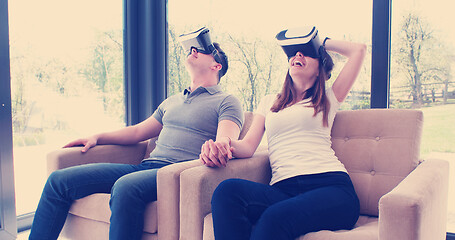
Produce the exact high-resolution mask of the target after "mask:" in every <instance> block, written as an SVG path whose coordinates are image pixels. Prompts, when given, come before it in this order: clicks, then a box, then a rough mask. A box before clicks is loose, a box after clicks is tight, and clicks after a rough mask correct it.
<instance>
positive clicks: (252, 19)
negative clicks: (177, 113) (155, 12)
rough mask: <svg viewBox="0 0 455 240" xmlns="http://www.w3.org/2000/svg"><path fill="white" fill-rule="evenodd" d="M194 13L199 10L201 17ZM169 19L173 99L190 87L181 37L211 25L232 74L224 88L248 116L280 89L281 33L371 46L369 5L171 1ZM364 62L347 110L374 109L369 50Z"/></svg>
mask: <svg viewBox="0 0 455 240" xmlns="http://www.w3.org/2000/svg"><path fill="white" fill-rule="evenodd" d="M195 9H200V10H197V14H195V12H194V11H193V10H195ZM202 9H204V10H202ZM340 9H343V10H342V11H341V10H340ZM168 15H169V17H168V21H169V87H168V90H169V94H170V95H172V94H174V93H176V92H179V91H181V90H183V89H184V88H186V87H188V86H189V77H188V75H187V73H186V70H185V67H184V60H185V58H186V55H185V53H183V52H182V49H181V47H180V45H179V42H178V41H177V37H178V35H180V34H182V33H185V32H189V31H194V30H197V29H199V28H200V27H202V26H207V27H209V28H210V29H211V32H212V39H213V40H214V41H217V42H219V43H220V45H221V48H222V49H223V50H225V52H226V54H227V55H228V57H229V64H230V65H229V70H228V72H227V74H226V76H225V77H223V79H222V80H221V86H222V87H223V89H224V90H225V91H226V92H229V93H232V94H234V95H236V96H237V97H238V98H239V99H240V100H241V102H242V103H243V108H244V109H245V110H247V111H253V110H254V109H255V108H256V106H257V104H258V103H259V101H260V99H261V98H262V97H263V96H264V95H265V94H270V93H276V92H278V91H279V90H280V89H281V84H282V82H283V81H284V77H285V74H286V71H287V65H286V64H287V58H286V55H285V54H284V52H283V51H282V50H281V48H280V47H279V46H278V45H277V44H276V42H275V35H276V34H277V33H278V32H279V31H281V30H283V29H286V28H291V27H300V26H303V25H309V26H312V25H314V26H316V27H317V28H318V29H319V34H320V38H321V40H322V39H324V37H326V36H327V37H330V38H334V39H346V40H350V41H357V42H362V43H366V44H367V45H368V46H370V45H371V26H372V16H371V15H372V2H371V1H364V0H348V1H337V0H331V1H311V2H308V1H296V0H285V1H262V0H254V1H253V0H251V1H243V0H231V1H224V0H194V1H184V0H170V1H168ZM332 57H333V58H334V60H335V63H337V62H338V63H340V62H342V61H344V60H345V59H344V58H343V57H341V56H339V55H332ZM365 59H366V61H365V64H364V68H363V69H362V72H361V76H360V77H359V79H358V81H357V83H356V84H355V87H354V89H353V91H352V92H351V94H350V96H349V97H348V99H347V101H346V103H345V104H344V106H343V107H344V108H346V109H359V108H369V107H370V101H369V98H370V75H371V73H370V66H371V48H370V47H369V48H368V56H367V57H366V58H365ZM340 66H342V64H341V63H340V64H336V65H335V70H334V73H333V74H332V79H331V80H333V79H335V78H336V76H337V74H338V73H339V71H340ZM337 67H338V68H337ZM329 84H331V82H329Z"/></svg>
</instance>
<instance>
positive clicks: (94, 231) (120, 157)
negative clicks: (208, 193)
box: [47, 112, 252, 240]
mask: <svg viewBox="0 0 455 240" xmlns="http://www.w3.org/2000/svg"><path fill="white" fill-rule="evenodd" d="M251 121H252V113H251V112H245V115H244V126H243V129H242V131H241V133H240V137H243V136H245V133H246V132H247V131H248V129H249V127H250V125H251ZM155 140H156V139H154V138H153V139H150V140H148V141H145V142H141V143H138V144H135V145H130V146H120V145H99V146H95V147H94V148H92V149H90V151H88V152H86V153H81V148H80V147H73V148H63V149H58V150H55V151H53V152H50V153H49V154H48V155H47V160H48V163H47V168H48V173H49V174H50V173H51V172H53V171H55V170H58V169H62V168H67V167H71V166H75V165H81V164H87V163H97V162H111V163H126V164H139V163H140V162H141V161H142V159H144V158H146V157H148V156H149V153H150V152H151V151H152V150H153V149H154V148H155ZM201 165H202V164H201V163H200V162H199V160H194V161H187V162H181V163H176V164H171V165H168V166H166V167H163V168H161V169H160V170H159V171H158V176H157V185H158V186H157V187H158V201H155V202H152V203H149V204H148V205H147V206H146V210H145V217H144V233H143V236H142V239H143V240H156V239H158V238H159V239H160V240H177V239H178V238H179V209H178V208H179V194H180V192H179V179H180V173H181V172H182V171H183V170H185V169H188V168H192V167H195V166H201ZM109 198H110V195H109V194H93V195H90V196H87V197H85V198H82V199H79V200H76V201H75V202H74V203H73V204H72V206H71V208H70V210H69V214H68V217H67V220H66V223H65V226H64V228H63V230H62V233H61V236H63V237H65V239H72V240H90V239H96V240H103V239H109V218H110V215H111V212H110V209H109Z"/></svg>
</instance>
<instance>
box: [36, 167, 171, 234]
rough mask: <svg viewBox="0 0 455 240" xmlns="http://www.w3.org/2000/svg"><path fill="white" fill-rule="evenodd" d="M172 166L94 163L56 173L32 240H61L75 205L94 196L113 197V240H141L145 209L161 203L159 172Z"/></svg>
mask: <svg viewBox="0 0 455 240" xmlns="http://www.w3.org/2000/svg"><path fill="white" fill-rule="evenodd" d="M168 164H169V163H163V162H153V161H144V162H143V163H141V164H139V165H129V164H113V163H94V164H86V165H80V166H75V167H70V168H65V169H61V170H58V171H55V172H53V173H52V174H51V175H50V176H49V178H48V179H47V182H46V185H45V186H44V190H43V193H42V195H41V199H40V201H39V203H38V208H37V210H36V212H35V218H34V220H33V224H32V229H31V232H30V237H29V239H30V240H35V239H46V240H51V239H52V240H54V239H57V238H58V235H59V234H60V231H61V229H62V227H63V225H64V223H65V220H66V217H67V214H68V211H69V208H70V206H71V204H72V202H73V201H74V200H77V199H80V198H83V197H86V196H88V195H90V194H94V193H110V194H111V199H110V207H111V211H112V215H111V219H110V230H109V239H111V240H113V239H119V240H120V239H121V240H125V239H141V237H142V231H143V227H144V210H145V206H146V204H147V203H149V202H152V201H155V200H156V199H157V190H156V188H157V187H156V174H157V171H158V169H159V168H161V167H163V166H165V165H168Z"/></svg>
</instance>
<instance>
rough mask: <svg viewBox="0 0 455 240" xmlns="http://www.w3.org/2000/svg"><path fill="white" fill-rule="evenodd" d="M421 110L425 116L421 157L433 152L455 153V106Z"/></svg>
mask: <svg viewBox="0 0 455 240" xmlns="http://www.w3.org/2000/svg"><path fill="white" fill-rule="evenodd" d="M421 110H422V112H423V116H424V121H423V122H424V123H423V133H422V144H421V149H420V153H421V157H425V155H427V154H429V153H431V152H445V153H455V104H447V105H439V106H433V107H424V108H421Z"/></svg>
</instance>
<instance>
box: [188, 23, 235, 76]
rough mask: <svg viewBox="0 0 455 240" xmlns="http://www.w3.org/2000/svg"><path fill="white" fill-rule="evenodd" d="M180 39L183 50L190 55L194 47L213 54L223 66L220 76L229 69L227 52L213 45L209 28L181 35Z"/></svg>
mask: <svg viewBox="0 0 455 240" xmlns="http://www.w3.org/2000/svg"><path fill="white" fill-rule="evenodd" d="M179 41H180V43H181V45H182V48H183V50H184V51H185V52H186V53H187V54H188V55H189V54H191V51H192V49H193V48H194V49H196V51H197V52H200V53H203V54H211V55H212V56H213V58H214V59H215V61H216V62H217V63H219V64H221V65H222V66H223V67H222V69H221V70H220V77H222V76H224V74H226V72H227V69H228V60H227V57H226V54H224V53H220V52H219V51H218V50H217V49H216V48H215V46H214V45H213V42H212V40H211V39H210V34H209V29H207V28H206V27H203V28H201V29H199V30H197V31H194V32H191V33H186V34H182V35H180V36H179Z"/></svg>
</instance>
